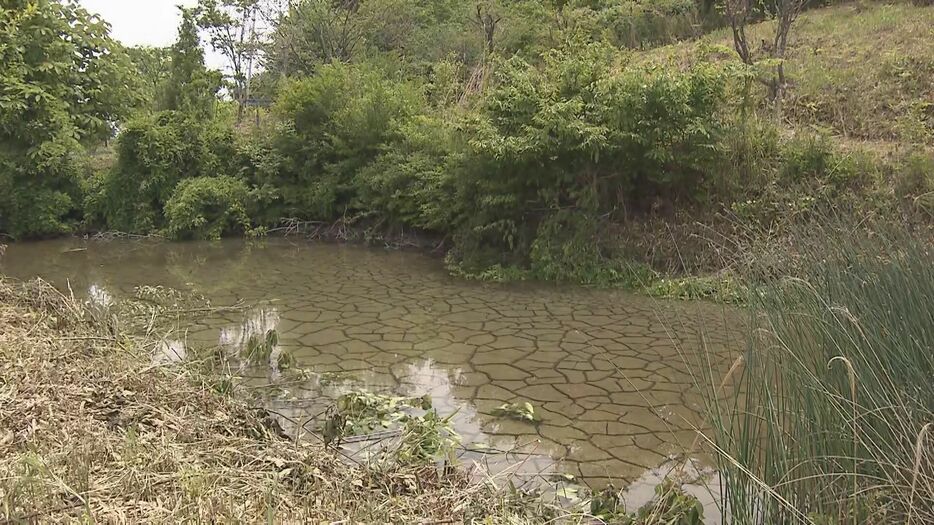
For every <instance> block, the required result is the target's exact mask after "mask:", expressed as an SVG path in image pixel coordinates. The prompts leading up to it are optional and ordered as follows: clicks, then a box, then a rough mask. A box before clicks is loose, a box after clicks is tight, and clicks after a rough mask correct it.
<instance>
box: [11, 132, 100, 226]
mask: <svg viewBox="0 0 934 525" xmlns="http://www.w3.org/2000/svg"><path fill="white" fill-rule="evenodd" d="M36 153H37V154H36V155H35V156H32V157H27V156H21V155H18V154H17V153H16V152H0V233H7V234H9V235H11V236H12V237H14V238H41V237H51V236H55V235H61V234H64V233H68V232H69V231H71V230H72V228H74V226H75V224H76V223H77V222H78V221H79V219H80V215H81V207H80V206H81V201H82V192H81V180H82V178H83V175H84V172H85V169H86V165H85V164H84V163H83V162H82V160H83V153H84V152H83V150H82V149H81V148H80V147H79V146H78V145H77V144H73V143H72V142H71V141H65V142H63V143H56V142H54V141H53V142H46V143H45V144H43V145H42V146H41V147H39V148H38V150H37V152H36Z"/></svg>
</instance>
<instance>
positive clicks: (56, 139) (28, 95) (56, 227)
mask: <svg viewBox="0 0 934 525" xmlns="http://www.w3.org/2000/svg"><path fill="white" fill-rule="evenodd" d="M20 4H21V2H12V3H11V2H4V3H3V4H0V64H3V66H2V68H0V233H8V234H10V235H12V236H14V237H44V236H50V235H60V234H63V233H66V232H68V231H70V230H71V229H72V228H73V227H74V224H75V223H76V222H77V219H79V218H80V215H81V214H80V206H81V191H80V188H81V184H82V180H83V178H84V177H85V175H86V173H85V172H86V162H85V161H84V147H83V145H84V144H86V143H96V142H98V141H101V140H103V139H104V138H106V137H108V136H109V135H110V133H111V131H112V128H111V126H112V125H113V121H114V120H115V119H117V118H119V117H120V116H122V115H124V114H125V112H126V111H127V110H128V107H129V106H130V105H131V104H132V102H133V100H134V97H133V96H132V91H131V90H130V89H128V88H129V85H128V81H129V80H130V79H128V78H127V76H126V74H125V73H126V71H125V70H126V67H127V63H126V56H125V55H124V53H123V51H122V49H120V47H119V46H118V45H117V44H116V43H114V42H113V41H112V40H110V38H109V37H108V35H107V27H106V26H105V25H104V24H101V23H99V22H97V21H96V20H95V19H94V18H93V17H91V16H90V15H89V14H88V13H87V12H86V11H84V10H83V9H81V8H79V7H77V6H76V5H75V4H72V3H65V4H62V3H59V2H53V1H49V0H45V1H39V2H30V3H29V4H28V7H26V6H23V5H20Z"/></svg>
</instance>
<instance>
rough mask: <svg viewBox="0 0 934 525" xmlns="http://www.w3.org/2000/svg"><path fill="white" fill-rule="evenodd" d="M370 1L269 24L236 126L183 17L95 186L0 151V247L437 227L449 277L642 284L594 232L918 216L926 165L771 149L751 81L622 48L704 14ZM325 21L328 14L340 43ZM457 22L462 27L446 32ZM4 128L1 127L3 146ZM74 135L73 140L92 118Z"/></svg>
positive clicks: (74, 161)
mask: <svg viewBox="0 0 934 525" xmlns="http://www.w3.org/2000/svg"><path fill="white" fill-rule="evenodd" d="M386 2H389V3H385V5H384V3H383V2H381V1H380V0H374V2H373V3H372V4H369V3H368V4H367V5H366V6H362V7H360V9H358V10H351V11H350V12H345V10H346V9H349V8H348V7H346V6H343V5H337V4H333V3H330V2H325V1H323V0H322V1H318V0H308V1H306V2H304V3H301V4H298V5H297V6H296V7H294V8H293V9H290V10H289V11H288V12H287V13H286V16H285V17H284V18H283V19H282V20H281V21H280V23H279V25H278V27H277V32H276V33H275V34H274V35H273V39H272V40H273V41H272V44H271V48H270V49H269V58H270V61H269V64H268V65H269V67H270V71H269V72H267V73H266V74H265V75H264V76H263V77H262V81H258V82H257V86H261V87H259V88H258V89H260V90H261V91H262V93H263V96H269V97H272V98H274V103H273V108H272V110H271V111H270V112H269V114H268V115H267V118H266V119H265V120H266V122H265V124H264V125H263V126H261V127H258V128H257V129H253V130H252V131H247V130H244V129H240V130H237V131H235V130H234V127H233V125H232V121H233V119H232V118H230V119H226V118H224V117H223V116H222V114H223V113H224V111H218V109H219V108H226V107H227V106H231V107H232V105H230V104H225V103H223V102H220V101H218V100H217V98H216V96H215V95H216V92H217V89H218V88H219V83H218V78H217V75H216V74H213V73H211V72H208V71H207V70H206V69H205V67H204V63H203V53H202V51H201V49H200V47H199V42H198V36H197V29H196V27H195V20H196V14H195V13H194V12H192V11H186V12H185V16H184V23H183V24H182V27H181V30H180V33H179V40H178V42H177V43H176V44H175V45H174V46H173V47H172V48H171V50H169V51H167V52H166V53H163V54H155V55H154V54H153V53H136V54H135V55H134V56H137V57H138V60H141V61H143V62H146V64H141V65H140V69H141V71H142V70H144V69H145V70H146V71H149V73H147V74H148V75H149V76H151V77H152V78H147V82H148V84H147V89H148V90H149V92H151V93H152V94H153V96H156V95H157V94H161V96H159V97H158V98H159V100H158V101H156V102H155V103H153V102H152V101H150V103H149V104H148V105H147V106H146V108H145V109H146V110H147V112H144V113H142V114H140V115H137V116H136V117H134V118H133V119H130V120H129V121H126V122H123V123H122V124H121V125H120V128H121V132H120V134H119V136H118V140H117V143H116V159H117V160H116V164H115V166H114V167H113V168H112V169H109V170H103V171H101V172H99V173H95V174H93V175H92V176H88V173H87V172H88V168H87V167H86V165H85V164H86V163H85V162H84V161H83V160H81V153H82V146H81V144H80V143H79V142H78V141H77V140H75V138H74V134H72V133H70V132H69V131H68V130H69V129H72V128H69V127H67V126H64V127H61V126H59V127H56V126H57V125H51V124H50V125H49V126H48V129H47V130H46V131H44V132H43V133H46V134H45V135H43V136H41V137H40V136H37V137H35V138H30V140H31V141H32V142H34V143H38V144H41V145H42V146H41V148H36V149H35V150H34V151H31V152H29V154H30V155H32V160H30V161H29V162H25V161H23V160H22V155H24V154H26V153H25V152H26V151H27V150H24V149H23V148H19V149H16V148H13V149H10V150H4V152H3V153H0V168H2V171H0V231H6V232H12V233H14V234H15V235H20V236H41V235H50V234H56V233H61V232H64V231H68V230H70V229H72V228H74V225H75V224H78V223H80V222H81V221H82V218H83V224H84V226H85V227H86V228H88V229H116V230H123V231H128V232H136V233H148V232H159V233H163V234H166V235H169V236H172V237H176V238H217V237H219V236H222V235H227V234H237V233H242V232H244V231H252V230H253V228H256V227H258V228H260V230H257V231H262V230H261V229H262V228H263V227H272V226H274V225H277V223H279V222H280V221H282V220H283V219H285V218H289V219H295V220H298V221H324V222H328V221H342V222H343V223H345V224H351V225H355V226H357V227H360V228H367V229H378V230H381V231H400V230H412V229H415V230H421V231H428V232H432V233H435V234H439V235H440V236H443V237H444V238H446V239H447V240H448V246H449V247H450V248H451V252H450V254H449V258H448V262H449V263H450V265H451V267H452V268H455V269H456V271H459V272H462V273H467V274H473V275H485V276H494V277H495V276H501V275H506V274H509V275H514V276H519V275H521V276H528V277H535V278H540V279H548V280H560V279H571V280H574V281H579V282H587V283H603V284H607V283H619V282H625V283H632V282H634V281H640V280H646V279H654V278H655V277H656V276H654V275H652V274H651V272H646V271H645V269H644V268H643V267H640V266H633V265H631V264H628V263H626V262H624V261H625V260H626V259H627V258H631V257H632V256H633V253H632V250H626V249H625V248H624V247H621V246H620V245H619V243H618V240H619V237H618V236H616V235H617V234H616V233H614V231H615V230H618V229H619V228H620V225H626V224H630V223H632V222H633V221H640V220H643V219H646V218H650V219H652V220H659V219H661V220H662V221H664V220H668V219H670V218H672V217H682V218H683V217H692V218H700V219H701V220H706V219H708V218H710V217H711V216H713V215H714V214H715V213H717V212H719V211H721V210H724V209H729V210H732V212H733V213H734V214H735V215H736V216H737V217H738V218H739V219H740V220H741V221H745V222H747V223H749V224H755V225H756V226H763V227H765V228H766V229H769V230H774V229H775V226H776V225H783V224H790V223H794V222H795V221H798V220H799V219H802V218H804V219H806V218H807V217H809V216H813V214H814V213H815V212H823V211H826V210H827V209H831V208H834V209H837V210H840V209H844V210H847V211H853V210H855V211H858V212H866V211H869V212H873V213H877V212H879V211H881V210H892V209H899V210H900V211H902V212H903V213H906V214H913V213H919V214H922V215H923V214H925V213H927V214H930V213H931V209H932V205H931V201H932V198H931V194H932V193H931V192H932V191H934V190H932V188H934V183H932V179H931V175H930V174H931V165H932V163H934V161H932V159H931V156H930V154H929V153H926V152H925V150H923V149H920V148H919V149H917V150H912V152H910V153H906V154H898V155H896V156H892V157H891V158H885V157H884V156H881V155H876V154H869V153H861V152H860V151H859V150H858V148H857V149H853V148H850V149H842V148H840V147H839V146H838V145H837V142H836V141H833V140H831V139H829V138H828V137H826V136H824V135H822V134H820V133H815V132H810V131H808V132H801V131H798V132H796V133H786V132H785V130H783V129H782V128H781V124H780V123H778V122H776V121H775V120H774V119H771V118H764V117H765V115H764V114H763V113H761V112H759V111H758V109H759V108H758V106H757V103H756V102H755V101H754V100H752V99H753V98H754V97H755V96H757V95H756V94H757V91H756V90H755V89H753V88H751V87H750V86H751V80H750V79H751V78H752V73H751V69H750V68H748V67H745V66H737V64H736V63H735V62H731V61H729V60H726V61H721V60H707V59H698V58H697V57H693V58H691V59H689V60H686V61H681V62H679V63H677V64H675V63H674V62H672V63H667V64H664V65H657V64H655V65H653V62H652V61H646V60H643V59H642V58H640V54H639V53H637V52H635V51H632V50H631V49H629V48H638V47H644V46H648V45H656V44H659V43H664V42H668V41H671V40H677V39H681V38H685V37H687V36H689V35H691V34H693V32H694V31H696V30H697V28H698V25H697V24H698V23H699V21H701V20H705V21H708V22H709V21H711V20H714V19H715V18H716V14H715V12H714V11H711V8H712V4H711V2H694V1H693V0H658V1H655V2H631V1H629V0H599V1H592V0H586V1H585V0H579V1H578V0H571V1H567V2H558V3H555V4H550V3H548V4H543V3H541V2H533V1H531V0H529V1H519V2H510V3H500V2H486V3H481V4H478V5H475V6H472V8H471V9H470V10H465V8H464V6H463V5H461V4H460V3H458V2H455V1H453V0H451V1H447V0H446V1H441V2H435V3H431V5H430V6H429V5H423V4H422V3H420V2H419V0H392V1H390V0H386ZM389 5H391V6H392V7H393V9H391V10H390V11H386V10H385V9H378V7H379V6H389ZM760 14H761V15H762V16H766V15H767V14H766V13H760ZM325 15H328V16H330V15H342V16H345V17H346V18H345V22H346V24H347V26H346V27H344V29H346V31H347V33H346V34H344V33H340V31H339V30H340V29H341V28H340V27H324V26H322V25H321V24H322V23H323V22H322V21H325V20H327V19H328V17H327V16H325ZM464 16H466V17H467V19H469V20H471V24H474V26H472V27H473V29H471V31H476V30H477V29H478V28H479V29H481V31H479V32H474V33H470V34H466V33H465V35H463V37H462V38H454V36H452V35H454V34H456V33H459V32H460V33H463V32H464V31H465V30H466V29H465V28H466V26H465V25H464V21H463V20H462V19H461V18H462V17H464ZM757 16H758V15H757ZM552 18H554V20H552ZM548 24H555V25H554V27H551V26H548ZM546 26H548V27H546ZM546 29H547V31H546ZM316 31H317V32H316ZM320 31H323V32H324V33H320ZM334 31H337V33H333V32H334ZM332 33H333V34H332ZM546 33H547V34H546ZM359 35H365V36H368V37H372V40H366V39H359V38H357V37H358V36H359ZM432 35H434V36H438V35H443V38H442V40H443V41H444V42H443V45H441V46H440V47H437V48H433V47H432V45H431V44H430V41H431V38H433V36H432ZM338 37H340V38H346V39H350V40H346V41H345V40H341V41H335V40H333V38H338ZM355 38H357V39H356V40H354V39H355ZM286 44H288V45H286ZM277 46H278V47H277ZM335 46H336V47H335ZM719 49H720V48H717V47H716V46H711V45H707V46H699V47H698V48H697V49H696V51H697V55H698V56H700V55H703V56H709V55H710V54H711V53H713V54H718V53H721V50H719ZM409 53H411V56H409ZM721 54H722V53H721ZM147 57H149V58H147ZM160 64H164V65H163V66H160ZM688 64H694V65H693V66H691V65H688ZM143 66H146V67H143ZM21 80H22V79H21ZM4 93H6V92H4ZM8 98H9V97H8ZM40 99H42V97H41V96H40ZM2 100H4V101H7V99H2ZM10 100H18V99H10ZM42 100H44V99H42ZM20 102H21V101H20ZM7 103H9V102H8V101H7ZM17 104H19V102H17V103H16V104H13V106H11V107H13V108H14V109H16V108H19V109H20V110H21V109H22V108H21V107H20V106H21V105H22V104H19V105H17ZM17 111H19V110H17ZM55 115H60V113H58V112H55V111H51V110H49V112H48V114H46V113H43V112H42V111H40V112H38V113H37V116H36V119H38V120H37V121H38V122H46V121H48V122H50V123H54V122H59V120H60V119H59V120H55V119H54V118H53V117H54V116H55ZM15 118H18V119H23V118H26V117H24V115H23V114H22V111H20V113H16V112H15V111H14V112H12V113H11V112H7V113H4V120H2V121H0V123H2V124H3V125H4V126H5V127H3V128H2V131H3V132H4V133H6V135H4V136H7V135H10V133H11V132H10V131H9V129H12V126H13V124H12V122H13V119H15ZM56 118H57V117H56ZM43 119H45V120H43ZM82 122H84V121H83V120H82ZM88 122H90V124H89V127H87V129H85V128H79V129H82V130H84V131H82V132H81V133H83V134H84V135H81V133H79V134H78V135H79V138H82V137H83V136H90V135H93V134H95V133H97V131H95V130H98V131H99V128H100V127H101V125H102V123H104V122H106V121H104V120H100V117H98V120H94V119H90V120H88ZM72 127H74V125H73V124H72ZM12 143H13V144H14V145H15V146H16V145H18V144H19V143H17V142H16V141H13V142H12ZM17 147H18V146H17ZM11 151H12V152H13V154H15V155H19V156H20V157H15V158H14V157H13V156H11V155H12V154H11V153H10V152H11ZM40 175H41V176H40ZM82 207H83V210H82ZM679 220H681V219H679ZM646 259H648V258H646Z"/></svg>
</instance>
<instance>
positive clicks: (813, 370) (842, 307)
mask: <svg viewBox="0 0 934 525" xmlns="http://www.w3.org/2000/svg"><path fill="white" fill-rule="evenodd" d="M869 231H872V232H873V233H871V234H870V233H866V232H869ZM794 246H795V251H796V253H795V260H796V268H797V270H798V274H797V275H796V276H794V277H787V278H782V279H771V280H769V281H767V284H764V285H760V286H759V287H758V289H757V290H756V292H757V293H754V294H751V297H752V303H753V304H752V308H750V310H749V312H750V317H751V323H750V328H749V332H748V333H749V337H748V344H747V346H746V349H745V352H744V353H743V355H742V359H741V362H742V364H741V368H737V369H736V370H731V378H730V381H728V382H727V381H723V380H722V378H721V377H717V376H716V375H715V374H714V373H711V374H710V377H708V378H707V379H708V381H707V382H706V383H707V384H708V385H709V387H708V388H707V392H708V395H707V400H708V405H709V409H710V410H709V413H710V416H711V417H710V422H711V425H712V430H711V431H710V432H708V433H707V435H706V439H707V442H708V445H709V446H710V448H711V449H712V450H713V451H714V453H715V456H716V457H717V459H718V462H719V466H720V475H721V478H722V481H723V484H722V485H723V489H722V490H723V493H722V497H723V504H724V511H725V512H724V514H725V515H726V516H728V520H729V521H731V522H733V523H743V524H745V523H815V524H831V523H832V524H836V523H840V524H844V523H856V524H860V523H865V524H876V523H908V524H912V523H913V524H921V523H934V439H932V436H931V435H930V429H931V426H932V422H934V252H932V243H931V242H930V238H929V237H925V236H924V235H919V234H918V233H917V232H914V233H912V232H907V231H904V230H901V229H893V228H890V227H885V226H878V227H873V228H871V229H866V228H864V227H858V228H850V227H848V226H847V225H845V224H840V223H839V222H833V221H831V222H829V223H828V225H827V226H825V227H811V228H808V229H807V233H802V234H800V235H798V236H797V237H796V239H795V242H794ZM759 282H763V281H761V280H760V281H759ZM724 386H725V387H726V388H724V389H723V391H721V388H722V387H724Z"/></svg>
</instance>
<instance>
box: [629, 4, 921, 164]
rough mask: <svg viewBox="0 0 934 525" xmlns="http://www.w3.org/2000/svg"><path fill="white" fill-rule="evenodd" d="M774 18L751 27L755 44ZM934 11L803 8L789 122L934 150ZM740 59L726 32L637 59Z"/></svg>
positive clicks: (793, 46)
mask: <svg viewBox="0 0 934 525" xmlns="http://www.w3.org/2000/svg"><path fill="white" fill-rule="evenodd" d="M774 25H775V23H774V22H773V21H769V22H764V23H760V24H756V25H752V26H750V28H749V29H748V32H749V40H750V42H756V43H757V45H758V46H760V47H761V46H762V45H763V43H764V42H765V41H767V40H771V38H772V34H773V33H774ZM932 42H934V8H932V7H930V6H929V7H916V6H913V5H911V4H909V3H907V2H900V3H888V2H855V3H845V4H842V5H838V6H834V7H828V8H823V9H814V10H811V11H806V12H805V13H803V14H802V15H801V17H800V18H799V19H798V21H797V22H796V23H795V25H794V26H793V27H792V29H791V35H790V40H789V44H788V53H787V62H786V72H787V74H788V77H789V79H790V83H791V86H790V87H789V90H788V94H787V99H786V100H785V107H784V115H783V116H784V118H785V121H786V124H787V125H788V126H789V127H791V128H814V129H818V130H824V131H827V132H829V133H831V134H833V135H834V136H836V137H837V138H840V139H846V140H856V141H878V142H882V143H887V144H884V145H885V146H888V147H890V148H897V147H898V146H899V145H908V144H925V145H928V146H931V145H934V45H932ZM724 59H726V60H731V61H736V62H738V59H737V58H736V55H735V53H733V52H732V36H731V32H730V29H729V28H723V29H719V30H717V31H714V32H711V33H709V34H707V35H705V36H704V37H702V38H700V39H698V40H696V41H691V42H684V43H680V44H675V45H670V46H663V47H660V48H657V49H654V50H651V51H649V52H647V53H645V54H644V55H642V56H641V57H640V58H639V60H646V61H649V62H653V63H657V64H666V63H672V62H673V63H676V64H679V65H680V66H682V67H683V66H686V65H689V64H693V63H697V62H699V61H702V60H724Z"/></svg>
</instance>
